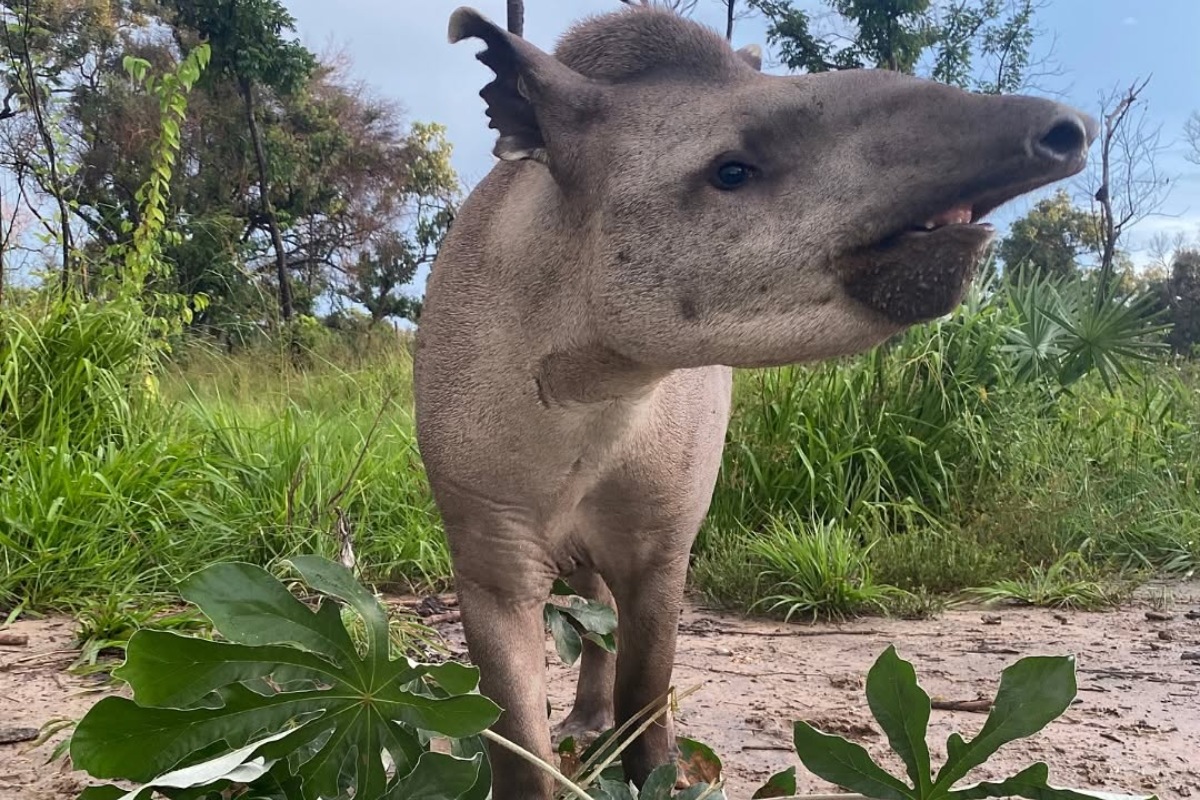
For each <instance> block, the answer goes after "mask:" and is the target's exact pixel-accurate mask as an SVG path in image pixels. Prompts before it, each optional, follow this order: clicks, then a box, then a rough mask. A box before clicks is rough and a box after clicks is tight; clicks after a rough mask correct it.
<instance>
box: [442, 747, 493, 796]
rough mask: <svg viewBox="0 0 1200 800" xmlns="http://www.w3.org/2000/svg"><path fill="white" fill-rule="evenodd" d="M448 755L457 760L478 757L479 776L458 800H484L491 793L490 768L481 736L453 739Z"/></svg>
mask: <svg viewBox="0 0 1200 800" xmlns="http://www.w3.org/2000/svg"><path fill="white" fill-rule="evenodd" d="M450 753H451V754H452V755H455V756H458V757H459V758H465V759H473V758H475V757H476V756H478V757H479V775H478V776H477V777H476V778H475V783H474V784H473V785H472V786H470V787H469V788H468V789H467V790H466V791H464V792H462V794H461V795H460V800H485V798H487V797H488V795H490V794H491V792H492V766H491V762H489V761H488V759H487V751H486V748H485V747H484V744H483V737H482V736H470V737H467V738H463V739H455V740H453V741H452V742H451V743H450Z"/></svg>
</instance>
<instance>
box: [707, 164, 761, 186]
mask: <svg viewBox="0 0 1200 800" xmlns="http://www.w3.org/2000/svg"><path fill="white" fill-rule="evenodd" d="M753 176H754V167H751V166H747V165H746V164H743V163H741V162H740V161H726V162H724V163H722V164H720V165H719V166H718V167H717V169H716V172H714V173H713V185H714V186H716V187H717V188H718V189H740V188H741V187H743V186H745V185H746V184H747V183H749V181H750V178H751V177H753Z"/></svg>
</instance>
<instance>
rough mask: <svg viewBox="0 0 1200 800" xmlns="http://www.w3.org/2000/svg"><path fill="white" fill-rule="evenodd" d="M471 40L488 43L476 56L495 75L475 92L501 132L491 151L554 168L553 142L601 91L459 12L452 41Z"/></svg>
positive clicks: (466, 11)
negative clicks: (485, 105) (494, 77)
mask: <svg viewBox="0 0 1200 800" xmlns="http://www.w3.org/2000/svg"><path fill="white" fill-rule="evenodd" d="M471 37H474V38H476V39H482V40H483V41H484V43H485V44H487V49H485V50H484V51H483V52H481V53H479V54H478V55H477V56H476V58H478V59H479V60H480V61H482V62H483V63H484V64H486V65H487V66H488V67H490V68H491V70H492V72H494V73H496V79H495V80H494V81H492V82H491V83H489V84H488V85H487V86H485V87H483V91H481V92H480V93H479V96H480V97H482V98H483V99H484V101H485V102H486V103H487V115H488V118H489V119H490V122H489V123H488V127H491V128H495V129H496V130H497V131H499V133H500V136H499V138H498V139H497V141H496V145H495V147H493V148H492V153H493V154H494V155H495V156H496V157H497V158H500V159H503V160H505V161H519V160H521V159H533V160H535V161H540V162H541V163H543V164H547V165H549V166H550V167H551V168H552V169H554V168H555V167H556V164H554V163H553V162H554V161H555V158H554V151H555V147H554V145H555V142H556V139H557V138H563V137H565V136H567V135H568V134H569V131H568V130H567V127H568V126H569V125H571V124H572V123H573V122H575V123H577V122H578V120H580V119H582V118H584V117H585V116H586V114H587V112H588V110H589V106H597V105H598V104H599V97H600V94H601V91H602V90H601V89H600V88H599V87H598V86H597V85H596V84H594V83H593V82H592V81H590V80H588V79H587V78H585V77H584V76H582V75H580V74H579V73H577V72H575V71H574V70H572V69H570V68H568V67H566V66H564V65H563V64H562V63H561V62H560V61H559V60H558V59H556V58H554V56H552V55H550V54H549V53H545V52H543V51H542V50H539V49H538V48H537V47H535V46H534V45H532V44H530V43H529V42H527V41H525V40H524V39H522V38H521V37H519V36H514V35H513V34H511V33H509V32H508V31H506V30H504V29H503V28H500V27H498V26H497V25H495V24H494V23H493V22H491V21H490V20H488V19H487V18H486V17H484V16H483V15H482V14H480V13H479V12H478V11H475V10H474V9H472V8H459V9H458V10H456V11H455V12H454V13H453V14H452V15H451V17H450V42H451V43H455V42H460V41H462V40H463V39H467V38H471ZM559 155H560V156H564V157H565V154H559ZM557 166H562V165H561V164H559V165H557Z"/></svg>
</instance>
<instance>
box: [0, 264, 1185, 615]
mask: <svg viewBox="0 0 1200 800" xmlns="http://www.w3.org/2000/svg"><path fill="white" fill-rule="evenodd" d="M1014 296H1015V295H1013V294H1011V293H1008V292H1007V291H1006V290H1004V291H998V290H995V287H988V286H986V285H985V286H981V287H977V288H976V289H975V291H974V292H973V294H972V295H971V297H970V298H969V299H968V302H967V303H966V304H965V305H964V307H963V308H961V309H960V310H959V311H957V312H956V313H955V314H954V315H952V316H950V317H949V318H947V319H944V320H941V321H939V322H937V323H934V324H931V325H926V326H922V327H919V328H916V329H913V330H911V331H909V332H907V333H906V334H904V335H903V336H901V337H899V338H898V339H897V340H896V341H894V342H891V343H889V344H888V345H886V346H884V347H881V348H878V349H876V350H875V351H873V352H871V353H868V354H864V355H863V356H860V357H857V358H851V359H845V360H842V361H838V362H835V363H826V364H821V365H815V366H797V367H788V368H782V369H773V370H756V371H749V372H742V373H739V374H738V376H737V381H736V384H735V412H734V418H733V420H732V421H731V425H730V433H729V439H728V444H727V448H726V452H725V457H724V462H723V465H722V470H721V476H720V480H719V482H718V485H717V487H716V490H715V493H714V496H713V501H712V506H711V511H710V514H709V516H708V519H707V520H706V522H705V525H704V527H703V530H702V532H701V536H700V538H699V540H698V542H697V545H696V548H695V558H694V562H693V570H692V581H693V585H694V586H695V587H696V588H697V589H699V590H700V591H702V592H704V593H705V594H707V595H708V597H709V598H710V599H712V600H714V601H717V602H722V603H727V604H729V605H732V606H735V607H738V608H742V609H749V608H755V609H761V610H771V609H772V608H774V611H775V612H778V613H787V612H789V611H791V613H792V614H793V615H795V614H800V615H803V616H811V615H813V614H818V615H819V614H836V615H848V614H852V613H859V612H863V611H874V610H878V608H879V607H880V606H881V605H887V604H890V603H892V602H893V601H895V600H897V598H901V599H902V598H903V597H905V596H902V595H900V594H898V593H897V591H896V589H893V588H891V587H897V588H898V589H903V590H907V591H909V592H913V593H914V594H913V595H912V596H907V597H908V599H910V600H911V598H912V597H913V596H916V597H928V596H929V595H930V594H931V593H954V592H958V591H960V590H963V589H967V588H980V587H986V586H992V585H995V584H996V583H997V582H998V581H1009V583H1007V584H1002V585H1000V586H999V588H998V589H997V591H1010V590H1011V589H1012V588H1013V587H1019V586H1028V585H1030V584H1029V581H1031V580H1036V581H1038V587H1039V593H1038V594H1037V596H1045V597H1051V596H1053V595H1054V592H1053V591H1052V589H1053V587H1047V586H1045V585H1044V584H1046V583H1047V581H1049V580H1050V579H1051V578H1054V579H1056V576H1059V575H1060V573H1062V570H1054V569H1052V568H1053V567H1054V565H1055V564H1060V563H1067V562H1066V561H1064V558H1066V557H1067V556H1070V555H1071V554H1077V558H1078V559H1082V561H1079V562H1078V563H1086V564H1087V565H1088V569H1089V570H1094V571H1095V572H1094V575H1093V573H1091V572H1089V573H1088V578H1089V579H1091V578H1092V577H1094V576H1096V575H1104V574H1113V573H1129V572H1135V571H1136V572H1142V573H1144V572H1149V571H1154V572H1169V573H1173V574H1178V575H1186V574H1188V573H1189V572H1192V571H1194V570H1195V569H1196V567H1197V565H1200V541H1198V538H1200V537H1198V534H1197V531H1198V530H1200V491H1197V489H1198V488H1200V487H1198V486H1197V480H1198V478H1200V426H1198V425H1197V422H1198V421H1200V389H1198V387H1200V376H1198V375H1197V374H1196V370H1195V368H1194V367H1188V366H1186V365H1179V364H1171V363H1167V362H1155V363H1153V364H1149V365H1146V366H1137V367H1135V368H1134V371H1133V373H1131V374H1132V376H1133V377H1134V378H1136V380H1132V381H1131V380H1128V379H1127V380H1126V381H1124V382H1123V383H1121V384H1119V385H1116V386H1114V387H1113V390H1112V391H1111V392H1110V391H1106V389H1105V386H1104V382H1103V380H1101V379H1100V378H1099V377H1097V376H1096V375H1088V374H1085V375H1083V376H1079V375H1075V374H1071V375H1070V376H1069V377H1070V379H1069V381H1061V380H1058V379H1057V378H1056V375H1059V374H1061V373H1062V368H1063V364H1064V363H1066V362H1060V361H1056V358H1058V357H1059V356H1061V353H1066V352H1070V346H1069V345H1070V340H1069V331H1068V332H1066V333H1064V332H1062V331H1059V332H1057V333H1055V337H1056V341H1058V342H1059V343H1061V344H1063V347H1061V348H1058V350H1055V349H1054V348H1042V350H1041V354H1040V355H1038V357H1037V360H1038V367H1037V369H1031V368H1028V367H1027V366H1026V367H1022V366H1021V365H1022V364H1023V363H1024V364H1026V365H1027V364H1028V363H1029V360H1028V358H1027V357H1026V356H1027V351H1023V350H1022V347H1023V345H1022V341H1023V340H1022V337H1021V334H1020V331H1022V330H1025V331H1026V332H1027V333H1028V331H1029V330H1030V328H1029V320H1030V314H1031V312H1030V311H1029V307H1030V302H1029V298H1028V297H1025V296H1024V295H1021V296H1018V297H1017V300H1014V299H1013V298H1014ZM1022 298H1024V299H1022ZM1035 299H1036V298H1035ZM145 331H146V329H145V325H144V324H143V321H142V318H141V317H140V316H139V313H138V312H137V309H136V308H134V307H132V306H123V305H121V304H119V303H108V304H103V303H94V302H93V303H89V302H71V303H68V302H57V301H56V302H45V303H35V304H29V305H22V306H19V307H14V306H10V307H6V308H3V309H0V608H10V607H13V606H16V605H18V604H21V603H26V604H29V605H33V606H39V607H56V606H57V607H72V606H74V605H76V604H77V603H78V602H79V601H80V600H81V598H85V597H88V596H95V595H100V596H103V595H106V594H109V593H112V592H118V593H127V594H129V595H135V594H142V595H145V594H149V593H153V592H157V591H162V590H164V589H168V588H170V586H171V585H172V584H173V582H174V581H175V580H177V579H178V578H180V577H181V576H183V575H185V574H187V573H188V572H191V571H193V570H195V569H197V568H199V567H201V566H203V565H205V564H208V563H211V562H212V561H215V560H222V559H241V560H249V561H252V562H255V563H261V564H266V565H270V564H271V563H273V562H274V561H276V560H277V559H280V558H284V557H287V556H289V555H292V554H295V553H299V552H318V553H323V554H326V555H331V556H332V555H335V554H336V553H337V551H338V547H339V543H340V539H339V536H340V535H342V534H345V533H346V532H347V531H348V532H349V534H350V536H351V537H352V540H353V542H354V546H355V551H356V555H357V557H358V561H359V563H360V564H361V565H362V567H363V569H364V573H365V576H366V577H367V578H369V579H372V580H378V581H383V582H391V583H394V584H397V585H399V586H401V587H410V586H418V587H420V588H426V587H430V586H439V585H443V584H444V583H445V582H446V581H447V579H448V577H449V575H450V564H449V559H448V555H447V551H446V547H445V545H444V542H443V538H442V534H441V530H440V526H439V522H438V518H437V514H436V511H435V508H434V505H433V502H432V499H431V497H430V493H429V489H428V486H427V484H426V479H425V475H424V472H423V470H422V467H421V461H420V457H419V454H418V450H417V446H416V441H415V436H414V430H413V423H412V418H411V408H412V398H411V361H410V356H409V347H410V341H409V340H408V338H407V337H406V336H404V335H400V334H396V333H394V332H391V331H378V332H375V333H372V334H371V335H370V336H369V337H363V336H361V335H359V336H358V337H356V338H353V339H348V338H343V337H341V336H339V335H335V334H332V333H329V332H321V331H319V330H318V331H310V332H309V333H310V334H311V336H310V337H309V340H308V347H307V350H306V351H305V352H304V358H303V359H302V363H303V364H304V366H303V367H302V368H298V367H297V366H296V359H295V354H294V353H293V352H291V351H290V350H289V348H287V347H286V346H279V347H272V346H270V345H266V346H262V347H258V348H255V349H251V350H247V351H245V352H242V353H239V354H237V355H229V354H227V353H225V352H223V351H221V350H219V349H215V348H213V347H210V346H206V345H204V344H202V343H201V340H200V339H199V338H186V337H185V338H184V339H182V340H181V341H180V342H179V343H178V344H177V346H176V347H175V350H174V352H173V354H172V355H171V356H170V358H169V359H168V360H165V361H162V360H159V359H157V358H156V357H155V353H157V352H158V351H157V350H149V349H147V347H146V346H145V344H146V342H145V336H146V333H145ZM318 334H319V335H318ZM1025 338H1026V339H1028V338H1029V337H1028V336H1026V337H1025ZM1034 338H1036V336H1035V337H1034ZM1022 352H1026V356H1021V355H1020V354H1021V353H1022ZM1056 352H1058V353H1059V356H1056ZM1022 357H1025V358H1026V360H1025V361H1024V362H1022V361H1021V360H1020V359H1021V358H1022ZM1070 370H1077V363H1076V362H1071V365H1070ZM1071 558H1072V559H1075V558H1076V557H1075V556H1071ZM1069 560H1070V559H1069ZM1070 563H1077V560H1070ZM1076 577H1078V576H1076ZM1021 581H1025V583H1021ZM1006 587H1007V588H1006Z"/></svg>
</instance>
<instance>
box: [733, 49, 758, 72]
mask: <svg viewBox="0 0 1200 800" xmlns="http://www.w3.org/2000/svg"><path fill="white" fill-rule="evenodd" d="M737 56H738V58H740V59H741V60H742V61H745V62H746V63H747V64H749V65H750V67H751V68H752V69H754V70H756V71H757V72H762V48H761V47H759V46H758V45H756V44H748V45H746V46H745V47H743V48H742V49H740V50H738V51H737Z"/></svg>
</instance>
